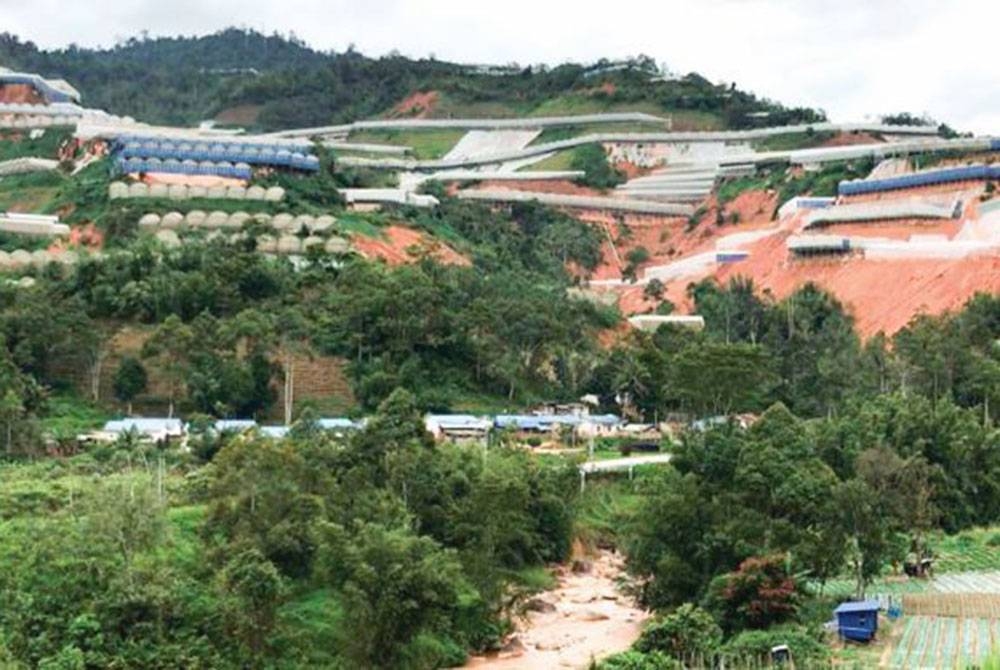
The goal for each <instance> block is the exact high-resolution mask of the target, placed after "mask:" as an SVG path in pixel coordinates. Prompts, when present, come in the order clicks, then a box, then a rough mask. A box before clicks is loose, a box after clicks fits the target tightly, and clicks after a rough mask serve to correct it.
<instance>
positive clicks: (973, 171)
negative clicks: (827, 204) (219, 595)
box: [837, 165, 1000, 195]
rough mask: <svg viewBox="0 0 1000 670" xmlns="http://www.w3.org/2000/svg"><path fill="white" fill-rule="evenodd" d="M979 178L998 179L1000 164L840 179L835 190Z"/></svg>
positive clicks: (886, 188) (889, 188) (857, 191)
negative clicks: (878, 176)
mask: <svg viewBox="0 0 1000 670" xmlns="http://www.w3.org/2000/svg"><path fill="white" fill-rule="evenodd" d="M979 179H1000V165H966V166H963V167H953V168H942V169H940V170H925V171H923V172H914V173H912V174H904V175H899V176H896V177H889V178H887V179H856V180H853V181H842V182H840V184H839V185H838V186H837V192H838V193H839V194H840V195H862V194H865V193H880V192H882V191H895V190H898V189H903V188H916V187H919V186H935V185H937V184H949V183H953V182H959V181H972V180H979Z"/></svg>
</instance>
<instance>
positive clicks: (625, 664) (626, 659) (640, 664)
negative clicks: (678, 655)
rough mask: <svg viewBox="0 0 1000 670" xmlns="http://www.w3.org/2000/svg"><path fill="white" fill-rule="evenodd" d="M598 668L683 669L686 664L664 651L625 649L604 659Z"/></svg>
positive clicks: (609, 669) (615, 669)
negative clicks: (648, 651) (649, 651)
mask: <svg viewBox="0 0 1000 670" xmlns="http://www.w3.org/2000/svg"><path fill="white" fill-rule="evenodd" d="M596 667H597V668H598V670H681V668H683V667H684V666H683V665H682V664H681V663H679V662H678V661H675V660H674V659H672V658H670V657H669V656H667V655H666V654H664V653H661V652H658V651H654V652H651V653H648V654H644V653H642V652H640V651H625V652H622V653H620V654H615V655H614V656H611V657H609V658H606V659H604V661H602V662H601V664H600V665H598V666H596Z"/></svg>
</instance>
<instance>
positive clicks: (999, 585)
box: [931, 571, 1000, 593]
mask: <svg viewBox="0 0 1000 670" xmlns="http://www.w3.org/2000/svg"><path fill="white" fill-rule="evenodd" d="M931 590H932V591H936V592H937V593H1000V572H996V571H994V572H966V573H959V574H949V575H940V576H938V577H935V578H934V580H933V581H932V582H931Z"/></svg>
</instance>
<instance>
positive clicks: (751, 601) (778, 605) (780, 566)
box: [706, 554, 801, 631]
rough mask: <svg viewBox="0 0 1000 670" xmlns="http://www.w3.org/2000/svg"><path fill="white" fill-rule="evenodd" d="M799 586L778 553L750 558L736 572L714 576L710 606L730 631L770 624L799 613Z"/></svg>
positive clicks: (709, 600) (709, 597)
mask: <svg viewBox="0 0 1000 670" xmlns="http://www.w3.org/2000/svg"><path fill="white" fill-rule="evenodd" d="M800 595H801V594H800V592H799V586H798V584H797V582H796V581H795V578H794V577H793V576H791V575H790V574H789V573H788V569H787V566H786V564H785V557H784V556H782V555H780V554H777V555H773V556H763V557H755V558H748V559H747V560H745V561H743V562H742V563H741V564H740V567H739V569H738V570H736V571H735V572H730V573H728V574H725V575H720V576H719V577H716V578H715V579H714V580H712V583H711V584H710V585H709V592H708V594H707V596H706V602H707V603H708V607H709V610H710V611H712V612H713V614H715V615H716V617H717V618H718V620H719V622H720V623H721V624H722V627H723V628H724V629H725V630H727V631H738V630H744V629H747V628H768V627H770V626H773V625H774V624H778V623H783V622H785V621H788V620H790V619H792V618H794V617H795V615H796V612H797V611H798V607H799V602H800V600H801V597H800Z"/></svg>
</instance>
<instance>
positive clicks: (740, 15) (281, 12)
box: [0, 0, 1000, 134]
mask: <svg viewBox="0 0 1000 670" xmlns="http://www.w3.org/2000/svg"><path fill="white" fill-rule="evenodd" d="M232 25H235V26H238V27H250V28H255V29H258V30H261V31H262V32H266V33H271V32H275V31H277V32H281V33H286V34H287V33H289V32H294V33H295V35H296V36H298V37H299V38H301V39H303V40H305V41H306V42H307V43H308V44H310V45H311V46H313V47H314V48H317V49H321V50H331V49H333V50H336V51H343V50H345V49H346V48H347V47H348V46H349V45H352V44H353V45H354V46H355V48H356V49H357V50H359V51H361V52H362V53H365V54H367V55H372V56H378V55H382V54H385V53H388V52H390V51H393V50H396V51H399V52H401V53H403V54H405V55H408V56H414V57H424V56H428V55H431V54H433V55H434V56H436V57H437V58H440V59H444V60H452V61H458V62H470V63H512V62H516V63H519V64H521V65H528V64H535V63H549V64H555V63H560V62H564V61H575V62H581V63H585V62H590V61H594V60H597V59H598V58H602V57H607V58H619V57H624V56H631V55H637V54H640V53H644V54H648V55H649V56H652V57H653V58H654V59H655V60H656V61H657V62H660V63H664V64H665V65H666V66H667V67H668V68H669V69H670V70H671V71H673V72H677V73H681V74H683V73H687V72H691V71H695V72H699V73H701V74H703V75H704V76H706V77H708V78H709V79H711V80H712V81H716V82H736V83H737V84H738V85H739V86H740V87H741V88H743V89H746V90H750V91H753V92H754V93H757V94H758V95H762V96H765V97H768V98H771V99H773V100H777V101H779V102H782V103H784V104H787V105H806V106H811V107H818V108H821V109H824V110H826V112H827V114H828V115H829V116H830V118H831V119H832V120H835V121H861V120H866V119H871V118H874V117H877V116H879V115H881V114H884V113H892V112H900V111H908V112H912V113H916V114H928V115H930V116H932V117H934V118H935V119H938V120H940V121H945V122H947V123H949V124H950V125H951V126H953V127H954V128H956V129H959V130H963V131H973V132H976V133H996V134H1000V58H998V53H1000V50H998V47H997V46H996V45H997V34H998V32H997V26H998V25H1000V2H998V1H997V0H906V1H905V2H903V1H902V0H838V1H836V2H834V1H832V0H689V1H688V2H679V1H675V0H648V1H645V2H641V1H639V0H602V1H601V2H597V1H593V0H574V1H563V0H502V1H499V2H498V1H495V0H494V1H491V2H484V1H483V0H409V1H403V0H349V1H348V0H280V1H277V2H276V1H274V0H240V1H239V2H235V1H232V0H126V1H125V2H122V1H121V0H115V1H114V2H110V1H103V0H91V1H87V0H75V1H69V0H31V1H30V2H26V1H25V0H0V31H7V32H12V33H15V34H17V35H19V36H21V37H22V38H23V39H30V40H32V41H34V42H36V43H37V44H39V45H40V46H43V47H61V46H66V45H68V44H70V43H76V44H79V45H81V46H110V45H113V44H114V43H115V42H117V41H119V40H122V39H125V38H128V37H131V36H135V35H138V34H139V33H140V32H141V31H144V30H145V31H148V32H149V34H150V35H152V36H158V35H177V34H183V35H201V34H206V33H211V32H215V31H216V30H219V29H221V28H224V27H227V26H232Z"/></svg>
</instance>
